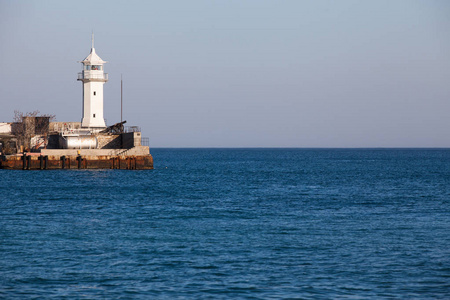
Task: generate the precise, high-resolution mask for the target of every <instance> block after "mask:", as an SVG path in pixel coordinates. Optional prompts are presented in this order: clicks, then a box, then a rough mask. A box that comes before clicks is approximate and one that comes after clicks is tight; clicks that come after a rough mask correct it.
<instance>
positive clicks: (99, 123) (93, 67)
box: [78, 34, 108, 131]
mask: <svg viewBox="0 0 450 300" xmlns="http://www.w3.org/2000/svg"><path fill="white" fill-rule="evenodd" d="M81 63H82V64H83V71H82V72H80V73H78V80H80V81H82V82H83V118H82V119H81V127H83V128H90V129H91V130H92V131H97V130H99V129H102V128H105V127H106V125H105V119H104V118H103V84H105V82H107V81H108V74H107V73H104V72H103V64H105V63H106V61H104V60H103V59H101V58H100V56H98V55H97V53H95V48H94V34H92V48H91V53H90V54H89V55H88V56H87V57H86V58H85V59H84V60H83V61H81Z"/></svg>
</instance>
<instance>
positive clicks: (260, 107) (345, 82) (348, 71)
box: [0, 0, 450, 148]
mask: <svg viewBox="0 0 450 300" xmlns="http://www.w3.org/2000/svg"><path fill="white" fill-rule="evenodd" d="M92 31H94V33H95V49H96V52H97V54H99V56H100V57H101V58H102V59H103V60H106V61H108V63H107V64H106V65H105V72H107V73H108V74H109V81H108V82H107V83H106V84H105V85H104V95H105V96H104V107H105V108H104V115H105V118H106V121H107V124H108V125H112V124H114V123H116V122H119V121H120V77H121V75H122V76H123V102H124V110H123V116H124V120H126V121H127V124H126V125H130V126H132V125H136V126H140V127H141V129H142V134H143V136H145V137H149V140H150V147H151V148H152V147H450V118H449V114H450V1H448V0H420V1H419V0H397V1H391V0H377V1H358V0H354V1H350V0H340V1H331V0H311V1H307V0H305V1H301V0H292V1H289V0H283V1H275V0H272V1H267V0H222V1H219V0H202V1H200V0H191V1H185V0H180V1H170V0H169V1H133V0H128V1H84V0H79V1H12V0H11V1H6V0H0V122H11V121H12V120H13V116H14V111H15V110H19V111H22V112H29V111H34V110H39V111H40V112H41V113H43V114H55V115H56V119H57V120H58V121H67V122H69V121H70V122H80V121H81V117H82V116H81V107H82V86H81V82H79V81H77V80H76V79H77V73H78V72H80V71H81V64H80V63H79V61H81V60H83V59H84V58H85V57H86V56H87V55H88V54H89V53H90V48H91V33H92Z"/></svg>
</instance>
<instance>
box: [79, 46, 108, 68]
mask: <svg viewBox="0 0 450 300" xmlns="http://www.w3.org/2000/svg"><path fill="white" fill-rule="evenodd" d="M81 62H82V63H83V64H85V65H102V64H104V63H107V62H106V61H104V60H103V59H101V58H100V56H98V54H97V53H95V48H91V53H90V54H89V55H88V56H87V57H86V58H85V59H84V60H83V61H81Z"/></svg>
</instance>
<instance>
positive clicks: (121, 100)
mask: <svg viewBox="0 0 450 300" xmlns="http://www.w3.org/2000/svg"><path fill="white" fill-rule="evenodd" d="M122 112H123V81H122V74H120V123H122V121H123V120H122Z"/></svg>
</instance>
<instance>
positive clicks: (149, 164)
mask: <svg viewBox="0 0 450 300" xmlns="http://www.w3.org/2000/svg"><path fill="white" fill-rule="evenodd" d="M0 169H10V170H55V169H122V170H150V169H153V157H152V156H151V155H137V156H135V155H133V156H81V155H78V156H64V155H63V156H49V155H39V156H38V155H26V154H25V155H20V156H16V155H15V156H4V155H2V156H0Z"/></svg>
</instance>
